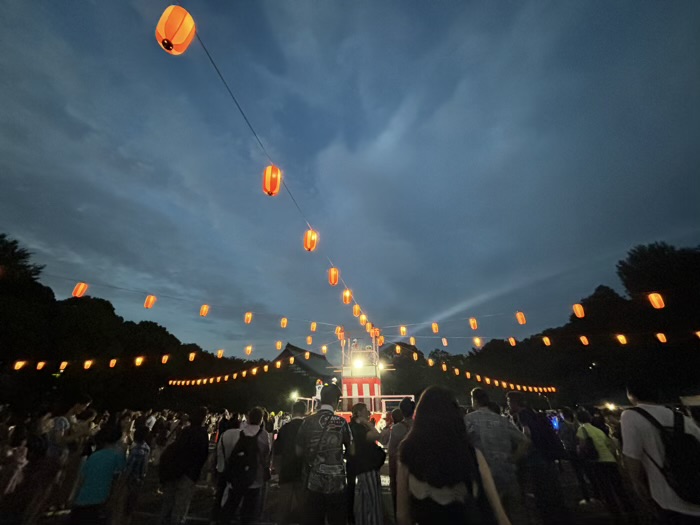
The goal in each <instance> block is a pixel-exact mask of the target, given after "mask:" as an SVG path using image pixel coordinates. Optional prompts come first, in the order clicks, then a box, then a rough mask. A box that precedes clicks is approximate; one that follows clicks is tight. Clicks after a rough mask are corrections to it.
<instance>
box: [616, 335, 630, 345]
mask: <svg viewBox="0 0 700 525" xmlns="http://www.w3.org/2000/svg"><path fill="white" fill-rule="evenodd" d="M615 339H617V340H618V342H619V343H620V344H621V345H626V344H627V338H626V337H625V336H624V335H622V334H617V335H616V336H615Z"/></svg>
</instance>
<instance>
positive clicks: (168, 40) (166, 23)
mask: <svg viewBox="0 0 700 525" xmlns="http://www.w3.org/2000/svg"><path fill="white" fill-rule="evenodd" d="M196 33H197V29H196V26H195V23H194V18H192V15H191V14H189V13H188V12H187V10H186V9H185V8H183V7H180V6H179V5H171V6H170V7H168V8H167V9H166V10H165V11H163V14H162V15H161V17H160V20H159V21H158V25H157V26H156V40H157V41H158V44H160V47H161V48H163V50H164V51H165V52H166V53H170V54H171V55H181V54H183V53H184V52H185V51H187V48H188V47H189V46H190V44H191V43H192V40H194V37H195V34H196Z"/></svg>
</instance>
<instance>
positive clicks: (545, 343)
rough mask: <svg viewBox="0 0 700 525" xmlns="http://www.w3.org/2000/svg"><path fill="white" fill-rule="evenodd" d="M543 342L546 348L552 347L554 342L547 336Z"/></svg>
mask: <svg viewBox="0 0 700 525" xmlns="http://www.w3.org/2000/svg"><path fill="white" fill-rule="evenodd" d="M542 342H543V343H544V346H551V345H552V340H551V339H550V338H549V337H547V336H546V335H545V336H544V337H543V338H542Z"/></svg>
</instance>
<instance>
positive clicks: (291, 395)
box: [289, 390, 299, 401]
mask: <svg viewBox="0 0 700 525" xmlns="http://www.w3.org/2000/svg"><path fill="white" fill-rule="evenodd" d="M289 399H291V400H292V401H296V400H297V399H299V392H297V391H296V390H295V391H294V392H292V393H291V394H290V396H289Z"/></svg>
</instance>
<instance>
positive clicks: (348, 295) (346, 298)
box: [343, 288, 352, 304]
mask: <svg viewBox="0 0 700 525" xmlns="http://www.w3.org/2000/svg"><path fill="white" fill-rule="evenodd" d="M351 302H352V290H349V289H348V288H346V289H345V290H343V303H344V304H350V303H351Z"/></svg>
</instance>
